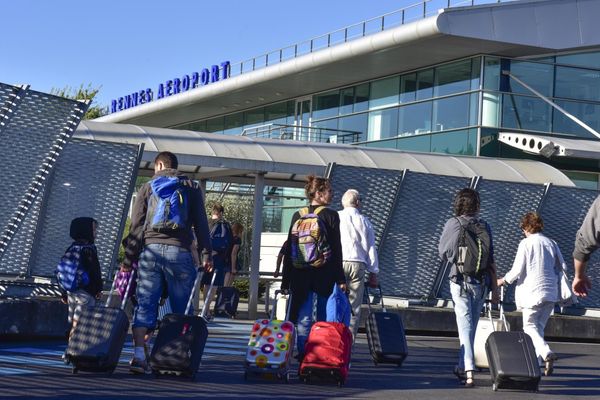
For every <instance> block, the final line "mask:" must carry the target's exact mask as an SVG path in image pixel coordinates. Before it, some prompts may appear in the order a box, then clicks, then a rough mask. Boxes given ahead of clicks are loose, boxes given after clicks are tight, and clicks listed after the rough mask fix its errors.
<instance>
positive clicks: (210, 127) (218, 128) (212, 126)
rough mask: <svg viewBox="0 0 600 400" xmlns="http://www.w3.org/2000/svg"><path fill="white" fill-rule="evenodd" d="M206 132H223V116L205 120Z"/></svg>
mask: <svg viewBox="0 0 600 400" xmlns="http://www.w3.org/2000/svg"><path fill="white" fill-rule="evenodd" d="M206 132H210V133H223V117H217V118H211V119H209V120H206Z"/></svg>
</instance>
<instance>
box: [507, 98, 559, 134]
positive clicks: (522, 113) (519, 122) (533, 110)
mask: <svg viewBox="0 0 600 400" xmlns="http://www.w3.org/2000/svg"><path fill="white" fill-rule="evenodd" d="M550 120H551V110H550V106H549V105H548V104H546V103H545V102H544V101H543V100H541V99H538V98H535V97H524V96H515V95H510V94H505V95H503V99H502V126H503V127H504V128H513V129H527V130H533V131H541V132H548V131H550V122H551V121H550Z"/></svg>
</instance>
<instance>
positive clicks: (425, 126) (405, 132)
mask: <svg viewBox="0 0 600 400" xmlns="http://www.w3.org/2000/svg"><path fill="white" fill-rule="evenodd" d="M429 132H431V101H426V102H423V103H417V104H408V105H406V106H403V107H400V108H399V119H398V134H399V135H400V136H411V135H420V134H423V133H429Z"/></svg>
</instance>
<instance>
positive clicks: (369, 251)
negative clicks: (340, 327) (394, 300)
mask: <svg viewBox="0 0 600 400" xmlns="http://www.w3.org/2000/svg"><path fill="white" fill-rule="evenodd" d="M360 202H361V199H360V194H359V193H358V191H357V190H355V189H349V190H347V191H346V193H344V195H343V196H342V206H344V209H343V210H342V211H340V212H339V215H340V237H341V241H342V259H343V267H344V274H345V275H346V283H347V284H348V290H349V291H350V294H349V297H350V304H351V306H352V311H353V315H352V318H351V319H350V330H351V331H352V335H353V337H354V338H356V331H357V330H358V321H360V306H361V304H362V299H363V294H364V290H365V274H366V273H367V272H369V273H370V276H369V286H371V287H376V286H377V274H378V273H379V262H378V259H377V250H376V249H375V233H374V232H373V226H372V225H371V222H370V221H369V219H368V218H367V217H365V216H364V215H362V214H361V213H360V211H359V210H358V209H359V207H360Z"/></svg>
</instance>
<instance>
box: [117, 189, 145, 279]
mask: <svg viewBox="0 0 600 400" xmlns="http://www.w3.org/2000/svg"><path fill="white" fill-rule="evenodd" d="M150 191H151V189H150V184H149V183H146V184H144V185H143V186H142V187H141V189H140V191H139V193H138V195H137V196H136V198H135V202H134V204H133V208H132V210H131V225H130V226H129V235H128V236H127V239H126V241H125V242H126V243H127V246H126V247H125V259H124V260H123V263H122V264H121V270H123V271H131V265H132V264H133V263H134V262H135V261H137V260H138V258H139V255H140V252H141V251H142V247H143V245H144V243H143V241H144V227H145V224H146V212H147V208H148V198H149V196H150Z"/></svg>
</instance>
